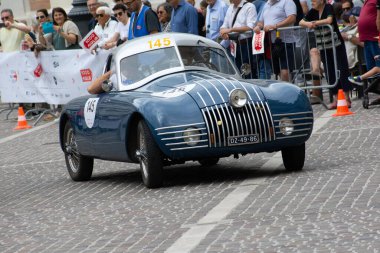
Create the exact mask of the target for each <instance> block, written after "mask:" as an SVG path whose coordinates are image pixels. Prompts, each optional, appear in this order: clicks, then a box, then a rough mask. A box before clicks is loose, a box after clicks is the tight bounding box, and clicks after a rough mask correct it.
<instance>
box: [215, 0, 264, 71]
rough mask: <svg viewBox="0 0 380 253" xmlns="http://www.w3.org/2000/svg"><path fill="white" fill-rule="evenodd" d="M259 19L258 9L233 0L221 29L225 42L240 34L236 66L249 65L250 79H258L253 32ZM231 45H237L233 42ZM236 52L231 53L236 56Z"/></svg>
mask: <svg viewBox="0 0 380 253" xmlns="http://www.w3.org/2000/svg"><path fill="white" fill-rule="evenodd" d="M256 19H257V13H256V8H255V6H254V5H253V4H252V3H249V2H247V1H246V0H231V5H230V6H229V7H228V10H227V13H226V17H225V18H224V22H223V25H222V26H221V28H220V36H221V37H222V38H223V39H224V40H229V39H230V36H231V33H244V34H240V35H238V37H237V40H236V50H235V49H233V50H232V51H234V52H236V53H235V63H236V66H237V67H238V68H239V69H240V67H241V66H242V65H243V63H244V64H249V65H250V68H251V74H250V76H249V78H257V71H256V61H254V58H253V55H252V33H245V32H249V31H252V29H253V28H254V26H255V23H256ZM230 45H235V43H233V42H231V44H230ZM234 52H231V53H232V55H234Z"/></svg>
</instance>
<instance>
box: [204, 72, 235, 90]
mask: <svg viewBox="0 0 380 253" xmlns="http://www.w3.org/2000/svg"><path fill="white" fill-rule="evenodd" d="M197 74H198V75H203V76H207V77H211V78H213V79H214V80H216V81H218V82H219V83H220V84H221V85H223V87H224V88H225V89H226V91H227V94H230V90H229V89H227V87H226V86H225V85H224V83H223V82H222V81H220V79H218V78H216V77H214V76H213V75H211V74H210V75H209V76H208V75H206V74H203V73H197ZM218 77H219V76H218ZM222 78H223V77H222Z"/></svg>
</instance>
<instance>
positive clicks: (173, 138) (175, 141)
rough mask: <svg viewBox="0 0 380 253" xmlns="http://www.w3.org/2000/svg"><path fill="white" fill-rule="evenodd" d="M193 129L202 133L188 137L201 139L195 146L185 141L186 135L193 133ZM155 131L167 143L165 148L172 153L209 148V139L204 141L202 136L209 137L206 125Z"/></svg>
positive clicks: (197, 124)
mask: <svg viewBox="0 0 380 253" xmlns="http://www.w3.org/2000/svg"><path fill="white" fill-rule="evenodd" d="M191 128H196V129H198V130H199V131H201V133H200V134H192V135H187V137H201V140H199V141H196V143H195V142H194V143H193V146H191V145H188V143H189V142H185V141H184V133H186V132H190V131H193V130H192V129H191ZM155 130H156V131H157V136H158V137H159V138H161V141H162V142H164V143H165V146H167V147H168V148H170V150H172V151H175V150H185V149H196V148H206V147H208V143H207V142H208V140H207V138H206V139H202V136H205V135H207V134H206V133H205V130H206V127H205V123H193V124H186V125H177V126H168V127H160V128H156V129H155Z"/></svg>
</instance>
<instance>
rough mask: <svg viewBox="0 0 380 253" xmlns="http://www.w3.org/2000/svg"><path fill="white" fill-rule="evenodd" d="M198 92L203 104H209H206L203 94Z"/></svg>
mask: <svg viewBox="0 0 380 253" xmlns="http://www.w3.org/2000/svg"><path fill="white" fill-rule="evenodd" d="M197 94H198V96H199V97H200V98H201V100H202V102H203V104H204V105H205V106H207V104H206V102H205V101H204V99H203V97H202V95H201V94H199V92H197Z"/></svg>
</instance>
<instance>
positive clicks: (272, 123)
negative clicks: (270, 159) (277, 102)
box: [265, 102, 276, 140]
mask: <svg viewBox="0 0 380 253" xmlns="http://www.w3.org/2000/svg"><path fill="white" fill-rule="evenodd" d="M265 107H266V108H267V110H268V113H269V118H270V121H271V126H272V128H273V129H272V130H273V132H274V122H273V117H272V113H271V111H270V109H269V105H268V103H267V102H265ZM269 134H270V133H269ZM273 140H276V134H274V133H273Z"/></svg>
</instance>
